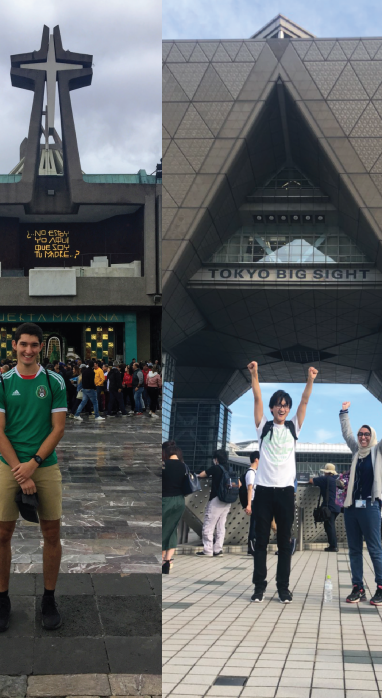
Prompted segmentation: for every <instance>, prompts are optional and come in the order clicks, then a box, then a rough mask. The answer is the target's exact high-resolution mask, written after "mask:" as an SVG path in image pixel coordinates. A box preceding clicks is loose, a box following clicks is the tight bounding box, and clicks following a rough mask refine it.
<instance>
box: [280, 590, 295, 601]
mask: <svg viewBox="0 0 382 698" xmlns="http://www.w3.org/2000/svg"><path fill="white" fill-rule="evenodd" d="M279 601H280V603H292V601H293V594H292V592H291V591H289V589H286V591H279Z"/></svg>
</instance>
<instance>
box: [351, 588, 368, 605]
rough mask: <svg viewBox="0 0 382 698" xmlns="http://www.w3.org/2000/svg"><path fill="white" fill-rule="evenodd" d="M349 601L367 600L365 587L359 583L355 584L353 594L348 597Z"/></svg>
mask: <svg viewBox="0 0 382 698" xmlns="http://www.w3.org/2000/svg"><path fill="white" fill-rule="evenodd" d="M346 601H347V603H359V602H360V601H366V593H365V589H364V588H363V587H360V586H359V585H358V584H354V585H353V589H352V592H351V594H349V596H347V597H346Z"/></svg>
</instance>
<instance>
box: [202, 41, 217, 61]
mask: <svg viewBox="0 0 382 698" xmlns="http://www.w3.org/2000/svg"><path fill="white" fill-rule="evenodd" d="M200 47H201V49H202V51H203V53H205V54H206V56H207V58H208V60H209V61H212V58H213V56H214V53H215V52H216V50H217V49H218V47H219V42H218V41H201V42H200Z"/></svg>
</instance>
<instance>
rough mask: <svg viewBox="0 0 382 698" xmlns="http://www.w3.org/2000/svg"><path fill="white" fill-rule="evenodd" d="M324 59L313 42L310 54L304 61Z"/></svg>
mask: <svg viewBox="0 0 382 698" xmlns="http://www.w3.org/2000/svg"><path fill="white" fill-rule="evenodd" d="M323 60H324V58H323V56H322V54H321V53H320V51H319V50H318V48H317V45H316V44H315V42H314V41H313V43H312V45H311V47H310V49H309V51H308V53H307V54H306V56H305V58H304V61H323Z"/></svg>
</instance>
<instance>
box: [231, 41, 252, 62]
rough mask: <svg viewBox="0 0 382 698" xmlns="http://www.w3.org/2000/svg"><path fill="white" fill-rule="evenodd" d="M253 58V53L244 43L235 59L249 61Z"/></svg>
mask: <svg viewBox="0 0 382 698" xmlns="http://www.w3.org/2000/svg"><path fill="white" fill-rule="evenodd" d="M252 60H253V56H252V54H251V53H250V52H249V51H248V49H247V47H246V45H245V44H243V45H242V47H241V49H240V51H239V52H238V54H237V56H236V58H235V61H236V63H248V62H250V61H252Z"/></svg>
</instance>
